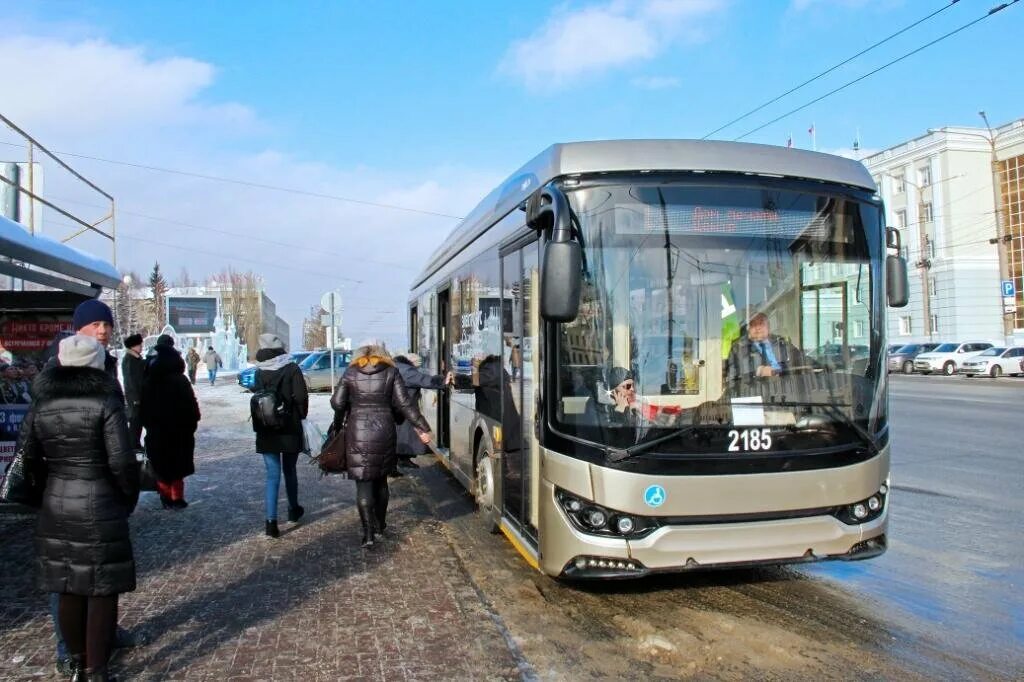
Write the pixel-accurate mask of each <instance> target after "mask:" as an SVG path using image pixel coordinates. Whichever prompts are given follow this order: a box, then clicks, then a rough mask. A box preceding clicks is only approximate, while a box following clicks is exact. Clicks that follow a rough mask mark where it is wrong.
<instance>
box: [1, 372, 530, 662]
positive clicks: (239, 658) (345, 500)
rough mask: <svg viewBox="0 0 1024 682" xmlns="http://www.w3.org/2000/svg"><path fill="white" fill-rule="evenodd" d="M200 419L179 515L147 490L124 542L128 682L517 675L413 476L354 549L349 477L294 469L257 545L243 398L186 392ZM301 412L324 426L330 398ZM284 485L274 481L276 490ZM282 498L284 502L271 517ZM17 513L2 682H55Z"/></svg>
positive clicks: (4, 602)
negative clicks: (294, 512)
mask: <svg viewBox="0 0 1024 682" xmlns="http://www.w3.org/2000/svg"><path fill="white" fill-rule="evenodd" d="M197 394H198V395H199V399H200V408H201V409H202V412H203V422H202V424H201V426H200V432H199V437H198V446H197V453H196V468H197V473H196V475H195V476H193V477H191V478H189V479H187V481H186V497H187V498H188V500H189V502H190V506H189V507H188V509H185V510H183V511H165V510H163V509H161V508H160V503H159V500H158V499H157V497H156V494H155V493H144V494H143V497H142V499H141V500H140V502H139V507H138V509H137V510H136V513H135V514H134V515H133V517H132V520H131V524H132V533H133V542H134V546H135V557H136V562H137V565H138V576H139V587H138V589H137V590H136V591H135V592H133V593H131V594H127V595H124V596H123V597H122V599H121V619H120V622H121V624H122V625H124V626H126V627H128V628H135V627H142V628H144V629H146V630H147V631H148V632H150V633H151V634H152V635H153V642H152V643H151V644H150V645H148V646H145V647H141V648H138V649H134V650H130V651H122V652H119V653H118V654H116V656H115V659H114V661H113V663H112V668H113V669H114V670H115V672H119V673H122V674H123V675H124V677H126V678H128V679H132V680H135V679H140V680H184V679H188V680H224V679H228V680H231V679H239V680H241V679H267V680H269V679H273V680H286V679H303V680H342V679H359V680H363V679H366V680H432V679H467V680H468V679H473V680H478V679H518V678H519V677H520V674H519V669H518V667H517V661H516V657H515V656H514V655H513V654H512V653H511V652H510V650H509V648H508V646H507V645H506V640H505V636H504V633H503V630H502V626H501V625H500V621H499V620H498V619H497V618H496V617H494V616H493V614H492V613H491V611H490V610H489V609H488V608H487V606H486V605H485V604H484V603H483V602H482V601H481V599H480V597H479V596H478V592H477V590H476V588H475V587H474V585H473V583H472V581H471V580H470V579H469V577H468V576H467V574H466V572H465V571H464V570H463V568H462V566H461V564H460V562H459V560H458V559H457V557H456V555H455V554H454V552H453V551H452V549H451V547H450V546H449V544H448V541H447V539H446V535H445V532H444V531H445V529H444V527H443V525H442V524H441V523H440V522H438V521H435V520H434V519H432V518H431V516H430V511H429V510H430V507H429V505H428V504H427V501H426V500H425V499H423V498H422V497H420V494H419V493H417V492H416V490H423V488H422V487H417V486H415V485H413V481H412V480H411V479H410V478H405V479H398V480H397V481H393V482H392V486H391V510H392V511H391V513H390V515H389V518H388V523H389V531H390V530H392V529H393V531H394V534H393V536H392V539H390V540H387V541H386V542H385V543H384V544H383V545H378V546H376V547H374V548H373V549H371V550H362V549H361V548H360V547H359V546H358V539H359V537H358V536H359V530H358V528H359V522H358V517H357V514H356V510H355V507H354V498H355V485H354V484H353V483H352V482H350V481H342V480H335V479H333V478H330V479H319V477H318V475H317V473H316V471H315V470H314V468H313V467H311V466H309V465H308V464H307V463H306V462H305V458H303V459H301V460H300V463H299V496H300V501H301V502H302V504H303V505H304V506H305V507H306V516H305V517H304V518H303V520H302V523H300V524H298V525H296V526H290V525H287V524H282V536H281V538H279V539H278V540H271V539H269V538H265V537H264V536H263V509H262V506H263V501H262V500H263V464H262V461H261V460H260V458H258V457H257V455H256V454H254V452H253V450H252V448H253V435H252V431H251V428H250V426H249V423H248V422H247V421H246V419H247V417H248V394H242V393H240V392H239V389H238V387H237V386H236V385H233V384H230V383H227V382H225V384H224V385H218V386H216V387H213V388H211V387H210V386H209V385H203V384H200V386H198V387H197ZM311 402H312V409H311V412H312V414H313V415H314V416H315V418H317V421H318V422H319V423H321V424H326V423H327V421H328V413H329V410H330V408H329V406H328V404H327V396H325V395H318V396H314V397H313V399H312V401H311ZM282 487H283V486H282ZM286 506H287V505H286V502H285V501H284V491H283V490H282V491H281V506H280V514H281V517H282V518H284V516H285V509H286ZM33 527H34V518H33V517H32V516H29V515H16V514H7V515H3V514H0V576H2V578H0V679H4V680H22V679H24V680H28V679H57V678H56V676H55V673H54V669H53V647H54V645H53V637H52V628H51V625H50V619H49V615H48V611H47V600H46V596H45V595H43V594H41V593H39V592H36V591H35V589H34V586H33V582H32V581H33V572H34V567H33V560H34V553H33V548H32V530H33Z"/></svg>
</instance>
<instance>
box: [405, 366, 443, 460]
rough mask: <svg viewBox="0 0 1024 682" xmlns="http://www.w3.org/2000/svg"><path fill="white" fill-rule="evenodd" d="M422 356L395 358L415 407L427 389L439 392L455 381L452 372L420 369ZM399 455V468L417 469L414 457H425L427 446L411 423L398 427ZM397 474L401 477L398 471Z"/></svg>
mask: <svg viewBox="0 0 1024 682" xmlns="http://www.w3.org/2000/svg"><path fill="white" fill-rule="evenodd" d="M422 362H423V361H422V360H421V359H420V356H419V355H417V354H416V353H405V354H402V355H396V356H395V367H396V368H398V372H399V373H400V374H401V375H402V381H404V382H405V388H406V390H408V391H409V397H410V398H411V399H412V402H413V404H414V405H417V406H418V405H419V404H420V391H421V389H427V390H431V391H438V390H441V389H443V388H444V387H445V385H446V384H451V383H452V381H453V378H452V374H451V372H449V373H448V375H447V376H442V375H440V374H430V373H428V372H424V371H423V370H422V369H420V365H421V364H422ZM396 452H397V454H398V466H406V467H410V468H413V469H415V468H416V467H417V464H416V463H415V462H413V461H412V458H413V457H417V456H419V455H425V454H426V453H427V446H426V445H424V444H423V442H422V441H420V437H419V435H418V434H417V433H416V430H415V429H414V428H413V426H412V424H410V423H409V422H402V423H401V424H399V426H398V442H397V446H396ZM395 474H397V475H399V476H401V475H402V474H401V473H398V472H397V471H396V472H395Z"/></svg>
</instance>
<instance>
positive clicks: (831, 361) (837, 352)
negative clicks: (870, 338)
mask: <svg viewBox="0 0 1024 682" xmlns="http://www.w3.org/2000/svg"><path fill="white" fill-rule="evenodd" d="M870 353H871V348H869V347H868V346H865V345H863V344H853V343H851V344H849V345H846V346H844V345H842V344H841V343H826V344H825V345H823V346H819V347H818V348H815V349H814V350H812V351H810V352H809V353H807V356H808V357H809V358H810V359H811V360H813V361H814V362H815V363H816V364H817V365H819V366H821V367H831V368H833V369H844V368H845V362H846V359H847V358H849V361H850V364H851V365H852V364H854V363H855V362H857V361H858V360H867V358H868V356H869V355H870Z"/></svg>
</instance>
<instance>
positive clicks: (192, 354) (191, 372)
mask: <svg viewBox="0 0 1024 682" xmlns="http://www.w3.org/2000/svg"><path fill="white" fill-rule="evenodd" d="M200 359H201V358H200V357H199V353H197V352H196V347H195V346H192V347H190V348H189V349H188V353H186V354H185V366H186V367H187V368H188V381H189V383H190V384H192V385H193V386H195V385H196V371H197V370H198V369H199V360H200Z"/></svg>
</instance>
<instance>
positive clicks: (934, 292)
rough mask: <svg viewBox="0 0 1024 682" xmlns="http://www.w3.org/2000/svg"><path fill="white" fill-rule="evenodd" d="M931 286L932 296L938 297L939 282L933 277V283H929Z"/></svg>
mask: <svg viewBox="0 0 1024 682" xmlns="http://www.w3.org/2000/svg"><path fill="white" fill-rule="evenodd" d="M929 286H930V287H931V294H932V296H935V295H937V294H938V293H939V280H937V279H935V278H934V277H932V279H931V282H930V283H929Z"/></svg>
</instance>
